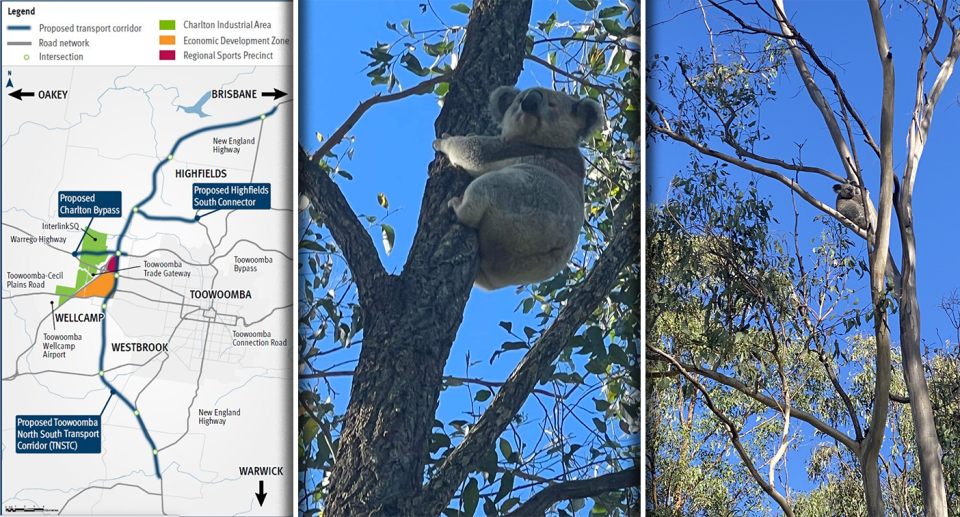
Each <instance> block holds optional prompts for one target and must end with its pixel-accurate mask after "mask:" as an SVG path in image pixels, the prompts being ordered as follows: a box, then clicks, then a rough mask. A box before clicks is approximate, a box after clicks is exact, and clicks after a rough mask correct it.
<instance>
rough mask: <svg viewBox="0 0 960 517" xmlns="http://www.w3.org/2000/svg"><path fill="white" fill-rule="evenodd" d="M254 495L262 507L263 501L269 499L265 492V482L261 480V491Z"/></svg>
mask: <svg viewBox="0 0 960 517" xmlns="http://www.w3.org/2000/svg"><path fill="white" fill-rule="evenodd" d="M254 495H256V496H257V501H259V502H260V506H261V507H262V506H263V500H264V499H266V498H267V493H266V492H264V491H263V480H262V479H261V480H260V491H259V492H254Z"/></svg>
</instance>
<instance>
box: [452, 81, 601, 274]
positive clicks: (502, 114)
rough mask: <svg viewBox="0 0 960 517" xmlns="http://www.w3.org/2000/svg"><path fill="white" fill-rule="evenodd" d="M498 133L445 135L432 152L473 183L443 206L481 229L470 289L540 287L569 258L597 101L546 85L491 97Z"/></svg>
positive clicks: (503, 90) (578, 224)
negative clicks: (584, 147) (583, 144)
mask: <svg viewBox="0 0 960 517" xmlns="http://www.w3.org/2000/svg"><path fill="white" fill-rule="evenodd" d="M489 109H490V113H491V115H492V116H493V117H494V118H495V119H496V120H497V121H498V122H499V123H500V127H501V133H500V136H448V135H443V137H442V138H441V139H438V140H435V141H434V142H433V148H434V150H436V151H439V152H441V153H443V154H445V155H446V156H447V158H449V160H450V162H451V163H452V164H453V165H456V166H458V167H461V168H463V169H464V170H466V171H467V172H468V173H469V174H470V175H471V176H473V177H474V178H475V179H474V180H473V181H472V182H471V183H470V184H469V185H468V186H467V189H466V191H464V193H463V196H462V197H455V198H453V199H451V200H450V201H449V202H448V203H447V206H448V207H449V208H452V209H453V211H454V213H456V216H457V219H459V221H460V222H461V223H462V224H464V225H466V226H469V227H470V228H475V229H477V230H478V231H479V234H480V235H479V237H480V269H479V272H478V274H477V279H476V281H475V285H476V286H477V287H480V288H481V289H483V290H486V291H492V290H494V289H500V288H501V287H506V286H509V285H521V284H531V283H536V282H541V281H543V280H546V279H548V278H551V277H553V276H554V275H555V274H557V273H558V272H559V271H560V270H561V269H563V267H564V266H565V265H566V264H567V261H569V260H570V256H571V255H573V250H574V248H575V247H576V246H577V241H578V240H579V238H580V229H581V228H582V227H583V221H584V215H583V203H584V194H583V188H584V187H583V181H584V176H585V173H586V169H585V167H584V164H583V156H581V154H580V141H581V140H582V139H583V138H585V137H586V136H587V135H589V134H591V133H593V132H594V131H595V130H597V129H598V128H599V127H600V126H601V125H602V124H603V110H602V109H601V107H600V104H598V103H597V102H596V101H594V100H591V99H583V100H581V99H577V98H575V97H571V96H569V95H566V94H564V93H560V92H556V91H553V90H549V89H546V88H530V89H528V90H524V91H520V90H519V89H517V88H512V87H509V86H501V87H499V88H497V89H496V90H494V91H493V93H492V94H491V95H490V107H489Z"/></svg>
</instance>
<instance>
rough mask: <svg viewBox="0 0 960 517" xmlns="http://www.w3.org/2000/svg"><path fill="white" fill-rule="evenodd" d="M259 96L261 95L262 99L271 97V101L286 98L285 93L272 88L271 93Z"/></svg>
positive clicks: (261, 93)
mask: <svg viewBox="0 0 960 517" xmlns="http://www.w3.org/2000/svg"><path fill="white" fill-rule="evenodd" d="M260 95H261V96H262V97H273V100H277V99H279V98H280V97H286V96H287V92H282V91H280V90H278V89H276V88H274V89H273V91H272V92H260Z"/></svg>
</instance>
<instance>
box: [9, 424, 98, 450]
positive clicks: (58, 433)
mask: <svg viewBox="0 0 960 517" xmlns="http://www.w3.org/2000/svg"><path fill="white" fill-rule="evenodd" d="M17 454H100V415H17Z"/></svg>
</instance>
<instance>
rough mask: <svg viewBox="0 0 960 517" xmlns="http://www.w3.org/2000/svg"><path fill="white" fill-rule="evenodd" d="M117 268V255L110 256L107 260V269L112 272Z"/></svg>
mask: <svg viewBox="0 0 960 517" xmlns="http://www.w3.org/2000/svg"><path fill="white" fill-rule="evenodd" d="M116 270H117V257H115V256H114V257H110V260H108V261H107V271H109V272H111V273H113V272H115V271H116Z"/></svg>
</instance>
